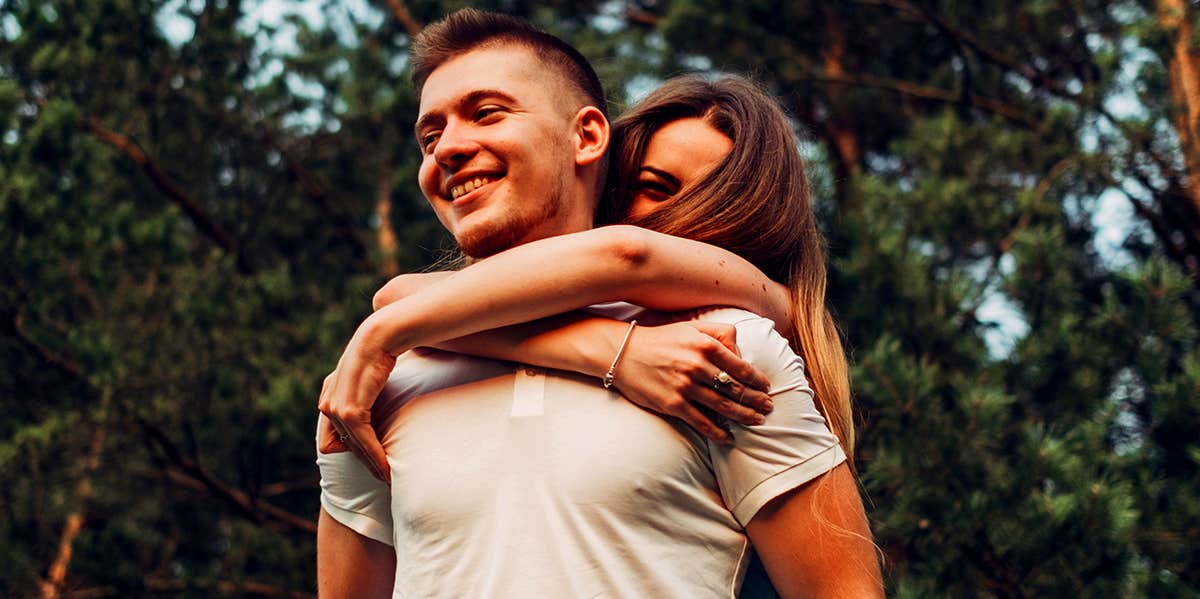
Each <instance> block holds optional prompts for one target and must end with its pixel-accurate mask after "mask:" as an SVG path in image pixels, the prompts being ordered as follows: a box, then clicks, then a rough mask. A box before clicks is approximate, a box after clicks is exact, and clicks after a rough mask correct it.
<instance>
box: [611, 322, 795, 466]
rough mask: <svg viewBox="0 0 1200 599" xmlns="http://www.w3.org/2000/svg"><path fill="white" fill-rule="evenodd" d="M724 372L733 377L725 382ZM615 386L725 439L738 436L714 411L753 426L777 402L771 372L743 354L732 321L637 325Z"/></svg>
mask: <svg viewBox="0 0 1200 599" xmlns="http://www.w3.org/2000/svg"><path fill="white" fill-rule="evenodd" d="M721 372H725V373H728V374H729V376H730V377H731V378H732V380H731V381H730V382H728V383H721V382H719V381H718V380H717V375H718V373H721ZM613 386H615V387H616V388H617V389H618V390H619V391H620V392H621V394H622V395H624V396H625V398H626V399H628V400H629V401H632V402H633V403H635V404H637V405H639V406H642V407H643V408H646V409H648V410H650V411H652V412H657V413H660V414H665V415H668V416H674V417H676V418H679V419H681V420H683V421H684V422H686V423H687V424H688V426H691V427H692V428H693V429H695V430H696V432H698V433H700V434H701V435H704V436H705V437H707V438H709V439H711V440H713V441H715V442H717V443H723V444H724V443H731V442H732V441H733V438H732V436H731V435H730V433H729V432H728V431H727V430H725V428H724V427H722V426H719V425H718V423H717V422H714V418H712V417H710V414H715V416H716V417H717V418H716V420H723V419H729V420H732V421H734V422H738V423H741V424H745V425H751V426H752V425H756V424H762V422H763V415H765V414H769V413H770V412H771V409H772V407H773V406H772V405H771V398H770V397H768V396H767V394H766V393H765V391H767V389H768V386H769V381H768V380H767V377H766V375H764V374H763V373H761V372H759V371H758V370H757V369H756V368H754V367H753V366H751V365H750V363H749V362H746V361H745V360H743V359H742V358H741V357H740V356H739V355H738V352H737V329H735V328H734V327H733V326H732V325H727V324H719V323H711V322H702V321H687V322H678V323H674V324H669V325H663V326H653V327H637V328H636V329H635V330H634V331H633V333H632V334H631V336H630V338H629V342H628V344H627V346H626V348H625V351H624V353H623V354H622V356H621V359H620V362H619V363H618V364H617V369H616V375H615V377H614V379H613ZM705 409H707V410H711V412H710V414H705Z"/></svg>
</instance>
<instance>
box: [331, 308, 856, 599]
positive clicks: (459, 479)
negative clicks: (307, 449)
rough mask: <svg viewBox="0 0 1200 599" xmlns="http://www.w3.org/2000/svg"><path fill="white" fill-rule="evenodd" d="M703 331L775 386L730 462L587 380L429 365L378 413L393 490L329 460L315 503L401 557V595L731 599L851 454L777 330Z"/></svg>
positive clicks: (711, 315) (756, 326)
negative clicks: (770, 516) (797, 503)
mask: <svg viewBox="0 0 1200 599" xmlns="http://www.w3.org/2000/svg"><path fill="white" fill-rule="evenodd" d="M622 306H623V308H621V307H622ZM632 308H633V307H631V306H628V305H627V304H619V305H610V306H609V307H608V309H607V310H606V311H605V313H606V314H607V315H610V316H615V317H619V318H625V319H628V318H631V317H634V314H633V312H634V310H632ZM621 312H624V313H621ZM638 318H639V320H642V318H643V316H638ZM699 319H701V320H706V321H710V322H724V323H728V324H732V325H735V326H736V328H737V340H738V346H739V349H740V351H741V354H742V357H743V358H745V359H746V360H747V361H749V362H750V363H751V364H753V365H755V366H756V367H757V368H759V369H760V370H762V371H763V372H764V373H765V374H766V375H767V376H768V377H769V378H770V380H771V391H770V393H771V395H772V401H773V402H774V404H775V409H774V411H773V412H772V413H771V414H770V415H768V416H767V418H766V423H765V424H762V425H759V426H752V427H741V426H738V425H734V426H733V432H734V438H735V442H734V444H733V446H731V447H725V446H720V445H716V444H713V443H709V442H707V441H706V440H705V439H704V438H702V437H700V436H699V435H698V434H696V433H695V432H694V431H692V430H691V429H690V428H688V427H687V426H686V425H684V424H682V423H680V422H677V421H675V420H673V419H664V418H661V417H659V416H657V415H654V414H651V413H649V412H647V411H644V410H642V409H641V408H638V407H637V406H635V405H634V404H632V403H630V402H628V401H626V400H625V399H623V398H621V397H620V396H619V395H617V394H616V393H613V392H610V391H606V390H605V389H604V388H603V387H602V386H601V385H600V383H599V381H597V380H596V379H594V378H591V377H584V376H582V375H575V374H571V373H564V372H560V371H553V370H550V371H547V370H543V369H535V368H530V367H526V366H514V365H513V364H511V363H505V362H498V361H493V360H484V359H477V358H472V357H467V356H461V355H457V354H450V353H445V352H439V351H436V350H424V349H423V350H418V351H414V352H410V353H409V354H405V355H404V356H402V357H401V359H400V360H399V361H398V362H397V365H396V369H395V370H394V371H393V373H392V376H391V379H390V380H389V382H388V384H387V387H386V388H385V391H384V393H383V394H382V395H381V396H380V399H379V401H378V403H377V404H376V414H377V415H378V416H379V417H377V430H378V431H379V432H380V436H381V439H382V440H383V444H384V448H385V449H386V450H387V453H388V461H389V465H390V467H391V471H392V484H393V488H392V489H391V490H390V491H391V492H389V489H388V488H387V487H386V486H385V485H383V483H380V482H379V481H377V480H375V479H374V478H373V477H372V476H371V475H370V473H369V472H368V471H367V470H366V469H365V468H364V467H363V466H362V465H361V464H359V463H358V462H357V461H356V460H355V458H354V457H353V456H352V454H349V453H339V454H330V455H321V454H318V459H317V463H318V464H319V465H320V468H321V490H322V493H321V502H322V505H323V506H324V508H325V510H326V511H327V512H328V513H329V514H330V515H331V516H333V517H334V518H335V519H337V520H338V521H339V522H342V523H343V524H345V525H347V526H349V527H350V528H352V529H354V530H356V531H358V532H359V533H361V534H363V535H365V536H368V537H370V538H373V539H376V540H379V541H382V542H385V543H390V544H392V545H394V546H395V547H396V554H397V555H396V560H397V562H396V564H397V567H396V585H395V591H394V596H395V597H421V598H424V597H631V598H642V597H664V598H667V597H680V598H688V599H693V598H697V597H734V596H736V594H737V590H738V588H739V587H740V585H741V582H742V578H743V577H744V575H745V569H746V565H747V562H748V556H749V543H748V540H747V538H746V534H745V531H744V529H743V525H744V524H745V523H747V522H749V521H750V519H751V518H753V517H754V515H755V514H756V513H757V512H758V510H759V509H760V508H762V507H763V506H764V505H765V504H766V503H767V502H769V501H770V500H771V499H773V498H775V497H777V496H779V495H780V494H782V493H784V492H786V491H789V490H791V489H794V488H796V487H797V486H800V485H802V484H804V483H805V482H808V481H809V480H812V479H813V478H815V477H817V476H819V475H821V474H823V473H825V472H827V471H829V470H830V469H832V468H833V467H834V466H836V465H838V464H839V463H841V462H842V461H843V460H844V459H845V456H844V454H843V453H842V450H841V447H840V445H838V442H837V439H836V437H834V436H833V435H832V434H831V433H830V432H829V429H828V428H827V427H826V425H825V421H824V419H823V418H822V417H821V415H820V414H819V413H818V412H817V410H816V408H815V406H814V405H813V402H812V391H811V390H810V388H809V386H808V384H807V381H806V380H805V377H804V365H803V362H802V361H801V360H800V358H799V357H797V356H796V355H795V354H794V353H793V352H792V351H791V349H790V348H789V347H788V344H787V341H786V340H784V339H783V337H781V336H780V335H779V334H778V333H776V332H775V330H774V329H773V326H772V323H771V322H770V321H769V320H766V319H763V318H761V317H758V316H755V315H753V314H751V313H749V312H745V311H742V310H735V309H729V308H721V309H713V310H706V311H703V312H701V313H699ZM634 334H635V336H636V333H634ZM635 339H636V337H635Z"/></svg>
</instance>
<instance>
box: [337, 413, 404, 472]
mask: <svg viewBox="0 0 1200 599" xmlns="http://www.w3.org/2000/svg"><path fill="white" fill-rule="evenodd" d="M330 421H332V422H333V423H334V429H335V430H336V431H337V433H338V438H339V439H340V440H341V441H342V443H344V444H345V445H346V447H347V448H348V449H349V450H350V451H351V452H353V453H354V455H355V457H357V458H358V460H359V461H360V462H362V463H363V464H364V465H366V467H367V469H368V470H370V471H371V475H372V476H374V477H375V478H377V479H379V480H381V481H383V482H385V483H390V482H391V468H389V467H388V465H387V463H388V461H387V452H386V451H384V449H383V444H382V443H380V442H379V439H378V438H377V437H376V436H375V428H374V427H372V426H371V422H370V418H369V417H368V419H367V421H366V422H363V421H362V420H360V419H359V418H339V417H338V416H332V417H331V418H330Z"/></svg>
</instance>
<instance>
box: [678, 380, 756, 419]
mask: <svg viewBox="0 0 1200 599" xmlns="http://www.w3.org/2000/svg"><path fill="white" fill-rule="evenodd" d="M739 386H740V385H739ZM688 399H689V400H691V401H693V402H695V403H698V404H700V405H702V406H706V407H708V408H709V409H710V410H712V411H713V412H716V413H717V415H718V416H723V417H725V418H728V419H730V420H732V421H734V422H738V423H741V424H744V425H746V426H754V425H756V424H762V423H763V415H762V414H759V413H758V412H756V411H755V410H754V409H753V408H751V407H749V406H745V405H742V404H740V403H738V402H737V401H735V399H734V398H730V397H728V396H726V395H725V394H723V393H721V392H719V391H717V390H716V389H713V388H711V387H705V386H701V385H697V386H695V387H693V389H692V390H691V392H690V393H689V396H688Z"/></svg>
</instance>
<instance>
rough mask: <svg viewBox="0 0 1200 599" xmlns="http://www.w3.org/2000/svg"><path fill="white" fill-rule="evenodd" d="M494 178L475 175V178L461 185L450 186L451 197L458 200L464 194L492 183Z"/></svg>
mask: <svg viewBox="0 0 1200 599" xmlns="http://www.w3.org/2000/svg"><path fill="white" fill-rule="evenodd" d="M493 180H494V179H493V178H492V177H488V176H484V177H475V178H474V179H471V180H468V181H466V182H465V183H462V184H461V185H455V186H454V187H451V188H450V198H451V199H453V200H457V199H458V198H460V197H462V196H463V195H464V194H468V193H471V192H472V191H474V190H476V189H478V188H480V187H483V186H484V185H487V184H488V183H491V182H492V181H493Z"/></svg>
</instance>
